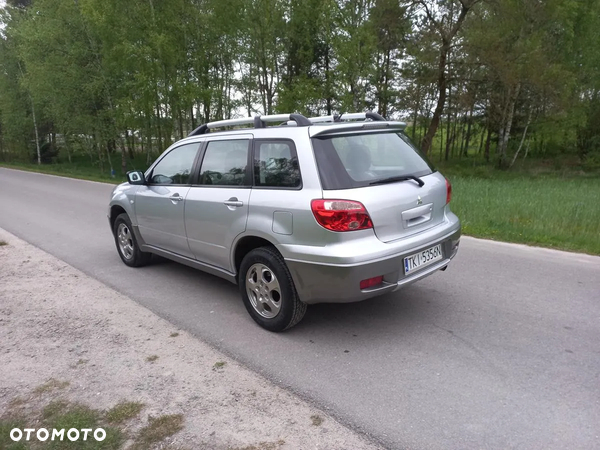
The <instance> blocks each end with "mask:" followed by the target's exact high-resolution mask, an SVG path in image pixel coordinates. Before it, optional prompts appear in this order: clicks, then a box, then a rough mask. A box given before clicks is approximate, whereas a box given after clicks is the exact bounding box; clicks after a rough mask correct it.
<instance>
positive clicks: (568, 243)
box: [450, 176, 600, 255]
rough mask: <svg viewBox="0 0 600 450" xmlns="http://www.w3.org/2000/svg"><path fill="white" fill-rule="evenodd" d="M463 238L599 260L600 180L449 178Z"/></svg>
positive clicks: (453, 203)
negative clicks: (470, 237) (520, 244)
mask: <svg viewBox="0 0 600 450" xmlns="http://www.w3.org/2000/svg"><path fill="white" fill-rule="evenodd" d="M451 181H452V187H453V196H452V203H451V205H450V206H451V208H452V210H453V211H454V212H455V213H456V214H457V215H458V216H459V217H460V219H461V222H462V227H463V233H464V234H466V235H470V236H475V237H481V238H488V239H494V240H501V241H509V242H517V243H522V244H530V245H538V246H543V247H550V248H557V249H563V250H571V251H578V252H585V253H590V254H595V255H600V179H599V178H561V177H554V176H544V177H539V178H529V179H527V178H520V177H510V176H504V177H499V178H489V179H488V178H473V177H464V176H454V177H451Z"/></svg>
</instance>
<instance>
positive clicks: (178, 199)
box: [169, 194, 183, 202]
mask: <svg viewBox="0 0 600 450" xmlns="http://www.w3.org/2000/svg"><path fill="white" fill-rule="evenodd" d="M169 200H171V201H172V202H182V201H183V197H182V196H181V195H179V194H173V195H171V196H170V197H169Z"/></svg>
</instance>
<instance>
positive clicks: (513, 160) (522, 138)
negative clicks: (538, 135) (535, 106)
mask: <svg viewBox="0 0 600 450" xmlns="http://www.w3.org/2000/svg"><path fill="white" fill-rule="evenodd" d="M531 109H532V108H531V106H530V107H529V113H528V114H527V124H526V125H525V130H523V136H522V137H521V143H520V144H519V148H518V149H517V151H516V152H515V156H513V159H512V161H511V162H510V165H509V166H508V168H509V169H510V168H511V167H512V166H513V164H514V163H515V161H516V160H517V156H519V152H520V151H521V148H523V143H524V142H525V137H526V136H527V129H528V128H529V124H530V123H531ZM527 146H528V147H529V144H528V145H527Z"/></svg>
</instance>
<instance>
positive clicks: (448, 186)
mask: <svg viewBox="0 0 600 450" xmlns="http://www.w3.org/2000/svg"><path fill="white" fill-rule="evenodd" d="M450 200H452V185H451V184H450V181H448V178H446V205H447V204H448V203H450Z"/></svg>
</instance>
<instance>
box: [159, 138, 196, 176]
mask: <svg viewBox="0 0 600 450" xmlns="http://www.w3.org/2000/svg"><path fill="white" fill-rule="evenodd" d="M198 147H199V145H198V144H197V143H195V144H187V145H182V146H181V147H177V148H174V149H173V150H171V151H170V152H169V153H167V154H166V155H165V156H164V157H163V158H162V159H161V160H160V161H159V162H158V163H157V164H156V165H155V166H154V168H153V169H152V174H151V176H150V180H149V181H150V184H189V183H190V174H191V172H192V167H193V166H194V161H195V159H196V154H197V153H198Z"/></svg>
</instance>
